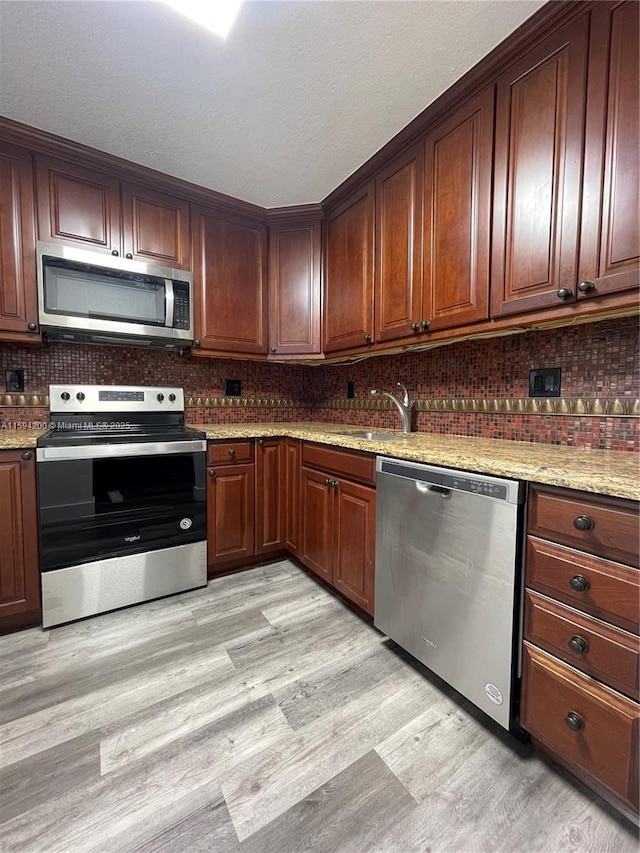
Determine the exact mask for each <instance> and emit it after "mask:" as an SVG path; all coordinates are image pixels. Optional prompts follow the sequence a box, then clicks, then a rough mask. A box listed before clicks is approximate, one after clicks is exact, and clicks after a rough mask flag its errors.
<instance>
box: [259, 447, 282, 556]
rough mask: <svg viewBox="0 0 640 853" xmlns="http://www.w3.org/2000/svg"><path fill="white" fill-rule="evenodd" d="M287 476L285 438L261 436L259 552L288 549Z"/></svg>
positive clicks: (265, 552) (266, 552)
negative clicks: (284, 478)
mask: <svg viewBox="0 0 640 853" xmlns="http://www.w3.org/2000/svg"><path fill="white" fill-rule="evenodd" d="M283 477H284V442H283V440H282V439H281V438H259V439H258V440H257V441H256V545H255V553H256V554H270V553H272V552H274V551H282V549H283V548H284V537H285V525H284V516H285V506H284V502H283V500H282V483H283Z"/></svg>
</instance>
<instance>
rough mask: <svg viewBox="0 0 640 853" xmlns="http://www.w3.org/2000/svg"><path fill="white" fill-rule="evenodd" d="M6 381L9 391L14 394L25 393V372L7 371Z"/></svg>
mask: <svg viewBox="0 0 640 853" xmlns="http://www.w3.org/2000/svg"><path fill="white" fill-rule="evenodd" d="M4 379H5V383H4V384H5V388H6V389H7V391H10V392H11V393H14V394H15V393H21V392H22V391H24V370H6V371H5V374H4Z"/></svg>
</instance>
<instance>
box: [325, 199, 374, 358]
mask: <svg viewBox="0 0 640 853" xmlns="http://www.w3.org/2000/svg"><path fill="white" fill-rule="evenodd" d="M373 199H374V188H373V185H372V184H369V185H368V186H366V187H365V188H364V189H362V190H361V191H360V192H359V193H357V194H356V195H355V196H353V197H352V198H350V199H349V200H348V201H346V202H344V203H343V204H342V205H340V206H339V207H338V208H337V209H336V210H334V211H331V213H329V215H328V218H327V226H326V228H327V282H326V300H325V342H324V349H325V351H326V352H333V351H336V350H342V349H350V348H353V347H362V346H364V345H365V344H366V343H369V342H371V340H372V339H373V216H374V209H373Z"/></svg>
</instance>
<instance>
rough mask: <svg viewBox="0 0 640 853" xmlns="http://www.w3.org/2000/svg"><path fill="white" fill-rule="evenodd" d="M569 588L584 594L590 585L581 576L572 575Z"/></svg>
mask: <svg viewBox="0 0 640 853" xmlns="http://www.w3.org/2000/svg"><path fill="white" fill-rule="evenodd" d="M569 586H570V587H571V589H573V590H575V591H576V592H586V591H587V590H588V589H589V587H590V586H591V584H590V583H589V581H588V580H587V579H586V578H585V577H583V576H582V575H574V576H573V577H572V578H571V580H570V581H569Z"/></svg>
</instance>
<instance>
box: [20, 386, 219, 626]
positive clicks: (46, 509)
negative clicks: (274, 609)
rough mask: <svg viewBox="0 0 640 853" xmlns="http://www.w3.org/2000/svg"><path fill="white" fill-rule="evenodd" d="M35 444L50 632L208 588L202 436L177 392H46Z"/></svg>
mask: <svg viewBox="0 0 640 853" xmlns="http://www.w3.org/2000/svg"><path fill="white" fill-rule="evenodd" d="M49 400H50V403H49V408H50V413H51V414H50V420H51V427H52V428H51V431H50V432H49V433H47V435H45V436H43V437H42V438H40V439H39V440H38V446H37V451H36V458H37V463H38V464H37V469H38V514H39V526H40V570H41V578H42V610H43V624H44V627H45V628H50V627H53V626H54V625H61V624H63V623H65V622H71V621H73V620H75V619H81V618H83V617H85V616H91V615H93V614H96V613H104V612H106V611H108V610H114V609H117V608H120V607H126V606H128V605H130V604H136V603H138V602H141V601H148V600H150V599H152V598H159V597H161V596H165V595H170V594H172V593H175V592H181V591H183V590H187V589H193V588H196V587H199V586H205V585H206V582H207V546H206V538H207V532H206V523H207V520H206V515H207V503H206V482H205V479H206V441H205V435H204V433H202V432H198V431H196V430H192V429H188V428H187V427H185V425H184V395H183V392H182V389H181V388H149V387H134V386H110V385H52V386H51V387H50V389H49Z"/></svg>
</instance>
